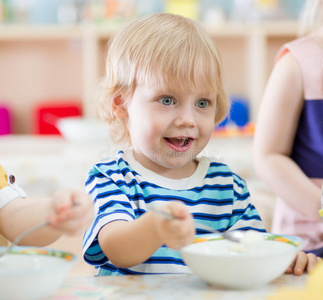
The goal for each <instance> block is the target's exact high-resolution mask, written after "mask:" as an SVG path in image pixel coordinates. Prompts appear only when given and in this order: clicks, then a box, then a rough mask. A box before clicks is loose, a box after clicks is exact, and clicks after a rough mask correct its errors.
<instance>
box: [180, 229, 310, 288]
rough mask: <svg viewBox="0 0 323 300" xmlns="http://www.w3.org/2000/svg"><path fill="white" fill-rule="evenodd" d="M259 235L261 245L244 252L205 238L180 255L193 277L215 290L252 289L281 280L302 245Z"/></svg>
mask: <svg viewBox="0 0 323 300" xmlns="http://www.w3.org/2000/svg"><path fill="white" fill-rule="evenodd" d="M262 235H263V239H262V241H261V242H259V241H258V242H257V243H256V244H254V245H251V246H250V245H249V246H248V247H247V248H246V249H245V251H236V250H235V249H232V245H231V244H230V243H231V242H230V241H228V240H224V239H222V238H221V236H220V235H207V236H204V237H199V238H198V239H197V240H196V241H201V242H199V243H193V244H191V245H188V246H186V247H184V248H182V249H181V255H182V257H183V260H184V262H185V263H186V265H187V266H188V267H189V268H190V269H191V270H192V272H193V273H195V274H196V275H197V276H199V277H200V278H201V279H203V280H205V281H206V282H208V283H210V284H212V285H214V286H216V287H220V288H229V289H248V288H253V287H256V286H259V285H262V284H267V283H269V282H270V281H272V280H274V279H276V278H278V277H279V276H281V275H282V274H283V273H284V272H285V271H286V270H287V268H288V266H289V265H290V264H291V263H292V261H293V260H294V258H295V257H296V254H297V251H299V250H300V249H301V248H302V247H303V245H304V241H303V240H302V239H300V238H298V237H294V236H286V235H274V234H269V233H262Z"/></svg>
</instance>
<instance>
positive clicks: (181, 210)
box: [168, 201, 190, 219]
mask: <svg viewBox="0 0 323 300" xmlns="http://www.w3.org/2000/svg"><path fill="white" fill-rule="evenodd" d="M168 209H169V211H170V214H172V215H173V216H174V217H176V218H178V219H185V218H187V217H188V216H189V215H190V213H189V211H188V209H187V207H186V206H185V204H184V203H182V202H179V201H172V202H169V205H168Z"/></svg>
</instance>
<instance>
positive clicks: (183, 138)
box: [177, 137, 187, 140]
mask: <svg viewBox="0 0 323 300" xmlns="http://www.w3.org/2000/svg"><path fill="white" fill-rule="evenodd" d="M177 139H178V140H186V139H187V138H185V137H182V138H180V137H178V138H177Z"/></svg>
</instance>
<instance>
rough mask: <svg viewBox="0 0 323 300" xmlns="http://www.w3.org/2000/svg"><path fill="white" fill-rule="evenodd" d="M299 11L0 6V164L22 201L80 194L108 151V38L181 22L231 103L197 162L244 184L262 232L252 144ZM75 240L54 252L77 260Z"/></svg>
mask: <svg viewBox="0 0 323 300" xmlns="http://www.w3.org/2000/svg"><path fill="white" fill-rule="evenodd" d="M303 5H304V0H150V1H147V0H0V163H1V164H4V165H6V166H7V167H9V168H10V169H12V170H13V171H14V172H15V173H16V175H17V178H18V183H19V184H20V185H21V186H22V187H23V188H24V189H25V190H26V192H27V194H28V195H29V196H30V197H44V196H47V195H49V194H51V193H53V192H54V191H56V190H58V189H61V188H76V189H84V182H85V179H86V177H87V171H88V169H89V167H90V166H91V164H93V163H94V162H97V161H98V160H99V159H101V158H103V157H105V156H108V155H113V153H114V151H115V148H114V146H113V145H112V143H111V141H110V139H109V136H108V134H107V129H106V127H105V125H104V124H102V123H101V121H99V119H98V118H97V113H96V106H95V91H96V87H97V84H98V80H99V79H100V78H101V77H102V76H103V75H104V64H105V54H106V51H107V42H108V40H109V38H110V37H111V36H112V35H113V33H114V32H115V31H116V30H117V29H118V28H120V26H122V25H123V24H124V23H126V22H127V21H129V20H131V19H133V18H137V17H139V16H143V15H146V14H151V13H156V12H163V11H165V12H171V13H175V14H182V15H184V16H186V17H189V18H192V19H195V20H197V21H199V22H201V23H203V25H204V26H205V27H206V29H207V30H208V32H209V33H210V34H211V36H212V37H213V38H214V40H215V42H216V44H217V46H218V48H219V50H220V52H221V55H222V60H223V65H224V81H225V86H226V89H227V91H228V93H229V95H230V98H231V101H232V108H231V111H230V115H229V116H228V118H227V119H226V120H225V121H223V122H222V123H221V124H219V125H218V126H216V128H215V130H214V136H213V138H212V140H211V142H210V144H209V145H208V147H207V149H205V152H207V154H209V155H213V156H216V157H217V158H218V160H219V161H222V162H224V163H227V164H228V165H229V166H230V167H231V168H232V170H233V171H235V172H236V173H237V174H238V175H240V176H241V177H243V178H244V179H245V180H246V181H247V183H248V186H249V189H250V192H251V195H252V198H253V201H254V203H255V205H256V207H257V209H258V210H259V212H260V215H261V217H262V219H263V221H264V223H265V226H266V228H267V230H270V226H271V218H272V209H273V206H274V201H275V197H274V196H273V194H272V193H271V191H270V190H269V188H268V187H267V186H266V185H265V184H264V183H263V182H261V181H260V180H259V179H258V178H257V177H256V175H255V173H254V171H253V167H252V138H253V132H254V127H255V120H256V117H257V111H258V107H259V104H260V102H261V97H262V93H263V91H264V88H265V85H266V82H267V80H268V77H269V74H270V72H271V70H272V67H273V65H274V62H275V56H276V53H277V51H278V49H279V48H280V47H281V46H282V45H283V44H284V43H286V42H288V41H291V40H293V39H295V38H296V37H297V35H298V21H297V19H298V16H299V14H300V12H301V10H302V6H303ZM81 239H82V238H81V237H78V238H76V239H73V240H71V239H64V238H63V239H62V240H61V241H59V242H58V244H55V245H54V247H56V248H61V249H63V250H69V251H70V250H71V248H72V249H73V252H76V253H78V254H79V255H80V256H81V254H80V252H81V251H80V249H81ZM82 268H83V269H82ZM85 269H86V267H84V264H82V262H81V270H83V271H84V270H85ZM86 270H87V269H86Z"/></svg>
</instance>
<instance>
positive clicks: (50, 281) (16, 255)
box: [0, 247, 76, 300]
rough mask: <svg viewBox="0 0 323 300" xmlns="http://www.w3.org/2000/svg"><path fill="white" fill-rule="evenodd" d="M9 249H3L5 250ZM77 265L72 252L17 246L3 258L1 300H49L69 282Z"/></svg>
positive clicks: (0, 263)
mask: <svg viewBox="0 0 323 300" xmlns="http://www.w3.org/2000/svg"><path fill="white" fill-rule="evenodd" d="M4 250H5V247H0V251H1V252H2V251H4ZM75 262H76V256H75V255H74V254H71V253H67V252H63V251H58V250H52V249H43V248H32V247H15V248H13V250H12V251H11V252H10V253H9V254H6V255H5V256H3V257H1V258H0V299H2V300H7V299H8V300H13V299H14V300H20V299H23V300H37V299H47V298H49V297H51V296H52V295H53V294H54V292H55V291H56V290H57V289H58V288H59V286H60V285H61V284H62V283H63V281H64V280H65V278H66V276H67V274H68V272H69V270H70V269H71V267H72V266H73V265H74V263H75Z"/></svg>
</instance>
